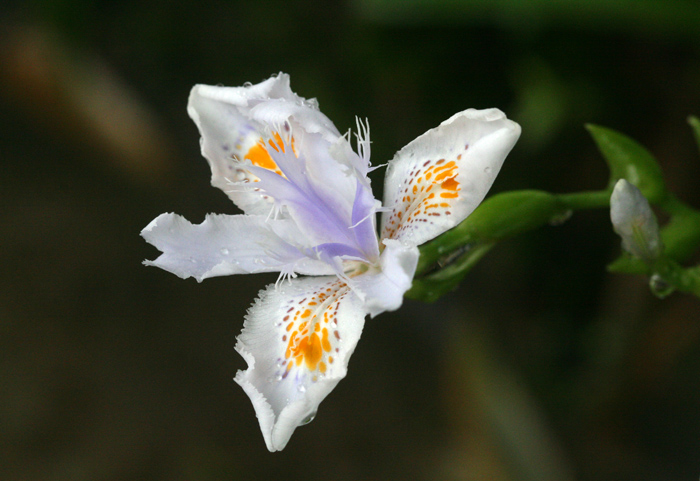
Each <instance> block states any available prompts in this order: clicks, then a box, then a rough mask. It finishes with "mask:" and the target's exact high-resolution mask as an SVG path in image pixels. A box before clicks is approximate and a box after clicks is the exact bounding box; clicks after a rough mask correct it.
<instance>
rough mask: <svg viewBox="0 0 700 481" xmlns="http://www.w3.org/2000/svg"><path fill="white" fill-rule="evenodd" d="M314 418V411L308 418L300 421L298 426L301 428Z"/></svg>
mask: <svg viewBox="0 0 700 481" xmlns="http://www.w3.org/2000/svg"><path fill="white" fill-rule="evenodd" d="M315 418H316V411H314V412H312V413H311V414H309V415H308V416H306V417H305V418H304V419H302V421H301V422H300V423H299V426H303V425H305V424H309V423H310V422H311V421H313V420H314V419H315Z"/></svg>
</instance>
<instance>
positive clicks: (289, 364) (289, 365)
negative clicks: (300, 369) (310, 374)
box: [287, 356, 292, 371]
mask: <svg viewBox="0 0 700 481" xmlns="http://www.w3.org/2000/svg"><path fill="white" fill-rule="evenodd" d="M287 357H289V356H287ZM291 368H292V362H291V361H290V362H288V363H287V371H289V370H290V369H291Z"/></svg>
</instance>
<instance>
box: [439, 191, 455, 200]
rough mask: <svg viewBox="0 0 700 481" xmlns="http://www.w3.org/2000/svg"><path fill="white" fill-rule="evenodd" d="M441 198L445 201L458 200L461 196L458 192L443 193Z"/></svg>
mask: <svg viewBox="0 0 700 481" xmlns="http://www.w3.org/2000/svg"><path fill="white" fill-rule="evenodd" d="M440 197H442V198H443V199H456V198H457V197H459V194H458V193H457V192H443V193H442V194H440Z"/></svg>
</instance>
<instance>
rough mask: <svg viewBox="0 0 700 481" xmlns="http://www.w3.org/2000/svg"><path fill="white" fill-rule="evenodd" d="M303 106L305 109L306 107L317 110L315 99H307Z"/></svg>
mask: <svg viewBox="0 0 700 481" xmlns="http://www.w3.org/2000/svg"><path fill="white" fill-rule="evenodd" d="M304 106H306V107H308V108H310V109H314V110H318V100H316V99H307V100H305V101H304Z"/></svg>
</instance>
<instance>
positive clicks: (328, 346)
mask: <svg viewBox="0 0 700 481" xmlns="http://www.w3.org/2000/svg"><path fill="white" fill-rule="evenodd" d="M322 335H323V339H322V341H321V342H322V343H323V350H324V351H326V352H328V351H330V350H331V341H330V340H329V339H328V329H326V328H325V327H324V328H323V332H322Z"/></svg>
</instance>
